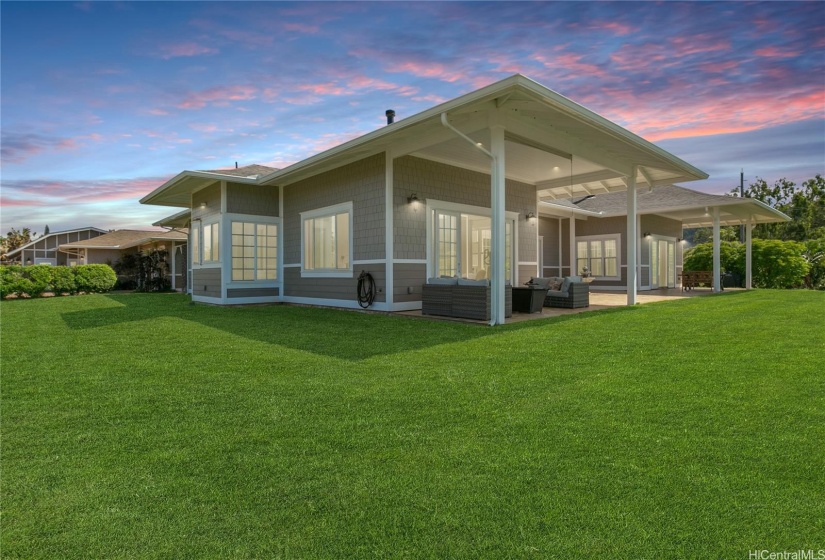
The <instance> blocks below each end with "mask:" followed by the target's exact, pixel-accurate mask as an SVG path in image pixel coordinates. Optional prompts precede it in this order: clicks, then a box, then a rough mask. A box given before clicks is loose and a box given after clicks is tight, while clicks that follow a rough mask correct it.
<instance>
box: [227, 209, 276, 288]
mask: <svg viewBox="0 0 825 560" xmlns="http://www.w3.org/2000/svg"><path fill="white" fill-rule="evenodd" d="M277 278H278V226H277V225H274V224H258V223H255V222H232V280H233V281H253V280H277Z"/></svg>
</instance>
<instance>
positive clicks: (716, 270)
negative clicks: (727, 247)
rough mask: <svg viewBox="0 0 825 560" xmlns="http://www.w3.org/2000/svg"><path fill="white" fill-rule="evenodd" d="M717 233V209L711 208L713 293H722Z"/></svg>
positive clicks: (718, 233)
mask: <svg viewBox="0 0 825 560" xmlns="http://www.w3.org/2000/svg"><path fill="white" fill-rule="evenodd" d="M719 239H720V232H719V207H718V206H716V207H714V208H713V291H714V292H721V291H722V283H721V282H722V264H721V254H722V253H721V252H722V249H721V243H720V241H719Z"/></svg>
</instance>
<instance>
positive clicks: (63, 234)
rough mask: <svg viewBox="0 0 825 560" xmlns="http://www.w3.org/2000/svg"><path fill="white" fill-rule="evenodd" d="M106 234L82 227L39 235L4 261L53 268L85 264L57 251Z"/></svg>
mask: <svg viewBox="0 0 825 560" xmlns="http://www.w3.org/2000/svg"><path fill="white" fill-rule="evenodd" d="M105 233H106V230H105V229H100V228H96V227H84V228H77V229H68V230H64V231H55V232H53V233H48V234H46V235H41V236H40V237H38V238H37V239H34V240H32V241H30V242H28V243H26V244H25V245H23V246H21V247H18V248H17V249H15V250H13V251H9V252H8V253H7V254H6V260H8V261H11V262H15V261H16V262H19V263H20V264H21V265H23V266H28V265H33V264H50V265H53V266H58V265H63V266H75V265H78V264H85V262H83V261H81V260H78V258H77V256H76V255H73V254H69V253H65V252H63V251H61V250H60V249H59V247H60V245H62V244H65V243H71V242H74V241H85V240H89V239H94V238H95V237H98V236H100V235H103V234H105Z"/></svg>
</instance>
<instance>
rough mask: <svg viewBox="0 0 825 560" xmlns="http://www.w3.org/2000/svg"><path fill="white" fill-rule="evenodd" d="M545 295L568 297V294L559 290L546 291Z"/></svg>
mask: <svg viewBox="0 0 825 560" xmlns="http://www.w3.org/2000/svg"><path fill="white" fill-rule="evenodd" d="M547 295H548V296H555V297H568V296H569V295H570V294H568V293H567V292H562V291H561V290H547Z"/></svg>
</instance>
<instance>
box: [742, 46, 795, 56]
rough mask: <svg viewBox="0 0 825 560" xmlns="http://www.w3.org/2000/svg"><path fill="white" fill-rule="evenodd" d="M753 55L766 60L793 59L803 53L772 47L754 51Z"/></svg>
mask: <svg viewBox="0 0 825 560" xmlns="http://www.w3.org/2000/svg"><path fill="white" fill-rule="evenodd" d="M753 54H755V55H756V56H761V57H764V58H793V57H795V56H799V55H800V54H801V53H800V52H799V51H791V50H787V49H780V48H778V47H774V46H773V45H771V46H767V47H763V48H761V49H756V50H755V51H753Z"/></svg>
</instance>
